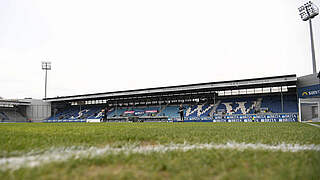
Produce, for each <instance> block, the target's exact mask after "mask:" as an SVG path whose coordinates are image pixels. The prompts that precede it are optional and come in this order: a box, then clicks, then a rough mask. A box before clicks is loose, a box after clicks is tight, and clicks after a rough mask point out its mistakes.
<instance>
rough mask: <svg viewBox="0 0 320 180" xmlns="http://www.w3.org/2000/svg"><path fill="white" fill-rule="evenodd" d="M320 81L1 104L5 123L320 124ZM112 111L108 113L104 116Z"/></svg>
mask: <svg viewBox="0 0 320 180" xmlns="http://www.w3.org/2000/svg"><path fill="white" fill-rule="evenodd" d="M318 81H319V79H318V78H317V77H316V76H315V75H308V76H304V77H299V78H298V77H297V76H296V75H284V76H274V77H263V78H255V79H244V80H234V81H222V82H210V83H201V84H189V85H181V86H170V87H158V88H148V89H137V90H129V91H116V92H106V93H97V94H84V95H77V96H63V97H55V98H47V99H44V101H41V100H32V99H24V100H20V101H19V100H17V101H12V100H11V101H10V100H2V101H1V106H2V107H1V112H0V115H1V120H2V122H27V121H34V122H47V123H54V122H100V121H102V119H103V118H104V116H105V117H106V118H105V120H106V121H108V122H129V121H139V122H179V121H182V120H181V117H180V116H179V113H178V109H179V106H180V105H183V107H184V111H183V117H184V122H253V121H256V122H297V121H299V122H301V121H314V122H317V121H319V118H318V114H319V99H318V96H319V95H320V94H318V91H319V90H320V89H319V87H318V85H319V84H318ZM105 110H107V111H108V112H104V111H105Z"/></svg>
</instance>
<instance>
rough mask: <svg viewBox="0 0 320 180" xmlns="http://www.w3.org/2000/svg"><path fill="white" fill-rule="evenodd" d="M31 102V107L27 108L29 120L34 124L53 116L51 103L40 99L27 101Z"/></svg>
mask: <svg viewBox="0 0 320 180" xmlns="http://www.w3.org/2000/svg"><path fill="white" fill-rule="evenodd" d="M24 101H29V102H30V103H31V105H30V106H27V107H26V115H27V118H28V119H29V120H31V121H33V122H42V121H43V120H44V119H47V118H49V117H50V116H51V103H49V102H45V101H43V100H40V99H25V100H24Z"/></svg>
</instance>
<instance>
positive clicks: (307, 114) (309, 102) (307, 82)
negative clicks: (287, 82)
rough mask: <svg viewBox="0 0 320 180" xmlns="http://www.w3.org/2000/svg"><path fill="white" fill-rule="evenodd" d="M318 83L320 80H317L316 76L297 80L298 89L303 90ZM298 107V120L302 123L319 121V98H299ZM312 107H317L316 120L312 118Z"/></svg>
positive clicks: (311, 75)
mask: <svg viewBox="0 0 320 180" xmlns="http://www.w3.org/2000/svg"><path fill="white" fill-rule="evenodd" d="M319 83H320V80H319V79H318V78H317V74H310V75H306V76H302V77H299V78H298V83H297V85H298V88H303V87H306V86H313V85H317V84H319ZM299 102H300V104H299V107H300V112H299V114H300V119H301V120H302V121H309V120H312V121H319V120H320V119H319V114H320V107H319V104H320V97H319V96H313V97H308V98H299ZM312 106H317V107H318V118H313V116H314V115H313V112H312Z"/></svg>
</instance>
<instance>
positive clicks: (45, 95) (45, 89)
mask: <svg viewBox="0 0 320 180" xmlns="http://www.w3.org/2000/svg"><path fill="white" fill-rule="evenodd" d="M47 71H48V70H47V69H46V78H45V85H44V87H45V88H44V98H45V99H47Z"/></svg>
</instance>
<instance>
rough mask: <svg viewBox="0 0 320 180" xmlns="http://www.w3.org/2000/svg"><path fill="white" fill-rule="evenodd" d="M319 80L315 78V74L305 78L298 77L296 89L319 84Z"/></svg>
mask: <svg viewBox="0 0 320 180" xmlns="http://www.w3.org/2000/svg"><path fill="white" fill-rule="evenodd" d="M319 83H320V80H319V79H318V78H317V74H309V75H306V76H301V77H298V83H297V84H298V88H300V87H305V86H312V85H316V84H319Z"/></svg>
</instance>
